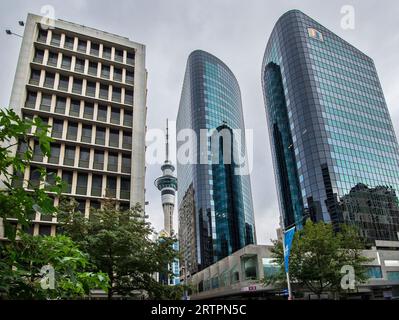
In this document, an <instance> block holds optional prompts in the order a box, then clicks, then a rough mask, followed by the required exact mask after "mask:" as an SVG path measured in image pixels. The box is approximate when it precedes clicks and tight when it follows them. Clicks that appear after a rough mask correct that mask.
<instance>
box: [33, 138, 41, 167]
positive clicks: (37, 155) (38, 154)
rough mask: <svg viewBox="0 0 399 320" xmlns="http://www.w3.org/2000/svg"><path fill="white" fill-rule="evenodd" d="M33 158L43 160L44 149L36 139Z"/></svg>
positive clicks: (38, 160)
mask: <svg viewBox="0 0 399 320" xmlns="http://www.w3.org/2000/svg"><path fill="white" fill-rule="evenodd" d="M32 160H33V161H36V162H42V161H43V153H42V150H41V149H40V145H39V142H38V141H35V143H34V147H33V157H32Z"/></svg>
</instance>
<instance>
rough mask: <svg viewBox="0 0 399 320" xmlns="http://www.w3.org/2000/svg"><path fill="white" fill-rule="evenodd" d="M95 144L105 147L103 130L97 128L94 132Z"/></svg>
mask: <svg viewBox="0 0 399 320" xmlns="http://www.w3.org/2000/svg"><path fill="white" fill-rule="evenodd" d="M96 144H100V145H103V146H104V145H105V128H99V127H97V130H96Z"/></svg>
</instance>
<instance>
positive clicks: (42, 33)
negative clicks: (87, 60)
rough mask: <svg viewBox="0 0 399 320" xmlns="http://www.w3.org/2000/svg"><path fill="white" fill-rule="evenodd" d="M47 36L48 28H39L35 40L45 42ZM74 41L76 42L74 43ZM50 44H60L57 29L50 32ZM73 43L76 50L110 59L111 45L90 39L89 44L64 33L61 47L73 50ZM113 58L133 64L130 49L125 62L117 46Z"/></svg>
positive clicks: (58, 45)
mask: <svg viewBox="0 0 399 320" xmlns="http://www.w3.org/2000/svg"><path fill="white" fill-rule="evenodd" d="M48 36H49V33H48V30H43V29H40V30H39V34H38V37H37V41H38V42H41V43H47V38H48ZM76 41H77V43H76V44H75V42H76ZM50 45H52V46H55V47H60V46H61V33H59V32H57V31H52V32H51V39H50ZM75 45H76V50H77V51H78V52H81V53H84V54H90V55H92V56H96V57H100V58H103V59H107V60H111V59H112V47H110V46H108V45H105V44H100V43H98V42H93V41H92V40H91V41H90V45H89V44H88V42H87V40H86V39H78V38H77V37H72V36H69V35H66V34H65V39H64V46H63V47H64V48H65V49H68V50H74V48H75ZM100 46H102V54H101V56H100ZM113 60H114V61H116V62H120V63H126V64H130V65H134V52H131V51H127V52H126V62H125V61H124V53H123V50H122V49H119V48H114V58H113Z"/></svg>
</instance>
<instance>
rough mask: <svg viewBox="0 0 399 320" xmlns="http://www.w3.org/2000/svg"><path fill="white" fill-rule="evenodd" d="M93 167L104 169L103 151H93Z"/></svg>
mask: <svg viewBox="0 0 399 320" xmlns="http://www.w3.org/2000/svg"><path fill="white" fill-rule="evenodd" d="M93 168H94V169H97V170H103V169H104V152H103V151H95V152H94V161H93Z"/></svg>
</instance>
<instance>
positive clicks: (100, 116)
mask: <svg viewBox="0 0 399 320" xmlns="http://www.w3.org/2000/svg"><path fill="white" fill-rule="evenodd" d="M107 109H108V107H107V106H100V105H99V106H98V109H97V121H103V122H106V121H107Z"/></svg>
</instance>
